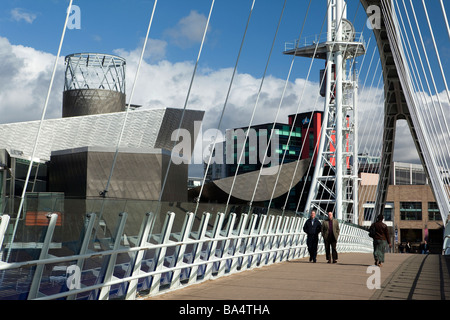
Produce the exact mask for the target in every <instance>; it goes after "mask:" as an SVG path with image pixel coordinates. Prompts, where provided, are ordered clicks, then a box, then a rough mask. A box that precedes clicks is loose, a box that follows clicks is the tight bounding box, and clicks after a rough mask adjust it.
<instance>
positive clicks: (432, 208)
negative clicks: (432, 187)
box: [428, 202, 441, 221]
mask: <svg viewBox="0 0 450 320" xmlns="http://www.w3.org/2000/svg"><path fill="white" fill-rule="evenodd" d="M428 220H430V221H439V220H441V213H440V212H439V207H438V204H437V203H436V202H428Z"/></svg>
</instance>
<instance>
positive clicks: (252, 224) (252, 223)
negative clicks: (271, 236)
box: [241, 214, 258, 271]
mask: <svg viewBox="0 0 450 320" xmlns="http://www.w3.org/2000/svg"><path fill="white" fill-rule="evenodd" d="M257 218H258V215H257V214H252V218H251V219H250V224H249V226H248V233H247V235H249V236H251V235H253V234H254V229H255V225H256V219H257ZM252 239H253V238H251V237H248V238H247V239H245V246H244V252H243V253H247V252H248V251H249V249H250V245H251V243H252ZM249 258H250V256H248V255H247V256H244V257H243V258H242V265H241V271H243V270H246V269H248V259H249Z"/></svg>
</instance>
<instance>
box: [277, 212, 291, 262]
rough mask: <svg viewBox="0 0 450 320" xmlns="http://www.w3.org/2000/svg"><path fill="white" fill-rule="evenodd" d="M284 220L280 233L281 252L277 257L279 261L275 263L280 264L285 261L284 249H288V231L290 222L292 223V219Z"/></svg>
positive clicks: (279, 246) (286, 218)
mask: <svg viewBox="0 0 450 320" xmlns="http://www.w3.org/2000/svg"><path fill="white" fill-rule="evenodd" d="M283 220H284V221H283V224H282V227H281V230H280V231H279V232H280V242H279V245H278V248H279V249H280V250H279V251H278V252H279V255H278V256H277V259H276V260H275V261H277V260H278V262H281V261H283V257H284V251H285V250H284V249H285V248H286V247H287V239H288V236H289V234H288V230H289V226H290V222H291V221H290V220H291V219H290V218H289V217H284V219H283Z"/></svg>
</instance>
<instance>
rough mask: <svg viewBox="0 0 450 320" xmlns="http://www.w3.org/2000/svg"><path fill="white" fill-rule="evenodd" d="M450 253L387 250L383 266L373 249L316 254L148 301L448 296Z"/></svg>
mask: <svg viewBox="0 0 450 320" xmlns="http://www.w3.org/2000/svg"><path fill="white" fill-rule="evenodd" d="M449 258H450V257H448V256H441V255H418V254H386V261H385V263H384V265H383V266H382V267H381V268H380V269H379V275H380V277H379V279H380V281H379V283H380V284H381V287H380V289H376V288H372V289H370V288H368V283H369V286H373V285H375V284H376V281H375V279H376V276H377V274H376V271H374V270H372V268H371V267H373V256H372V254H361V253H341V254H339V261H338V263H336V264H328V263H326V260H325V257H324V256H323V255H322V256H318V259H317V263H311V262H309V258H303V259H299V260H293V261H288V262H282V263H278V264H274V265H271V266H265V267H262V268H258V269H254V270H249V271H245V272H242V273H237V274H234V275H230V276H225V277H222V278H219V279H215V280H209V281H206V282H204V283H200V284H196V285H191V286H188V287H186V288H183V289H180V290H175V291H172V292H168V293H165V294H160V295H158V296H154V297H150V298H147V299H146V300H196V301H198V300H373V299H379V300H387V299H398V300H408V299H443V300H445V299H450V278H449V273H450V259H449Z"/></svg>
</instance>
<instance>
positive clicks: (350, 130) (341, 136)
mask: <svg viewBox="0 0 450 320" xmlns="http://www.w3.org/2000/svg"><path fill="white" fill-rule="evenodd" d="M327 2H328V5H327V37H326V41H325V42H322V43H317V44H313V45H311V46H305V47H301V48H299V47H297V48H295V49H294V50H290V51H289V52H285V53H286V54H295V55H296V56H302V57H310V58H319V59H323V60H325V69H324V70H323V71H322V72H321V79H320V81H321V84H322V86H321V95H322V96H323V97H325V106H324V116H323V123H322V130H321V135H320V145H319V148H318V153H317V159H316V163H315V169H314V173H313V178H312V183H311V189H310V192H309V195H308V199H307V202H306V206H305V212H306V213H309V212H310V211H311V210H316V211H318V212H319V213H322V214H326V213H327V212H328V211H332V212H333V213H334V216H335V217H336V218H337V219H341V220H345V221H349V222H353V223H355V224H356V223H358V198H357V197H358V162H357V161H358V140H357V134H356V133H357V106H356V102H357V90H358V84H357V81H358V79H357V76H356V72H355V71H353V72H351V71H350V70H355V69H354V68H353V62H354V59H355V58H356V57H357V56H360V55H363V54H365V45H364V43H363V41H362V38H358V39H356V33H355V29H354V27H353V25H352V23H351V22H350V21H349V20H347V19H346V16H347V14H346V12H347V10H346V9H347V8H346V3H345V1H344V0H329V1H327ZM319 38H320V37H319ZM351 158H353V164H352V165H351V164H350V159H351Z"/></svg>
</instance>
